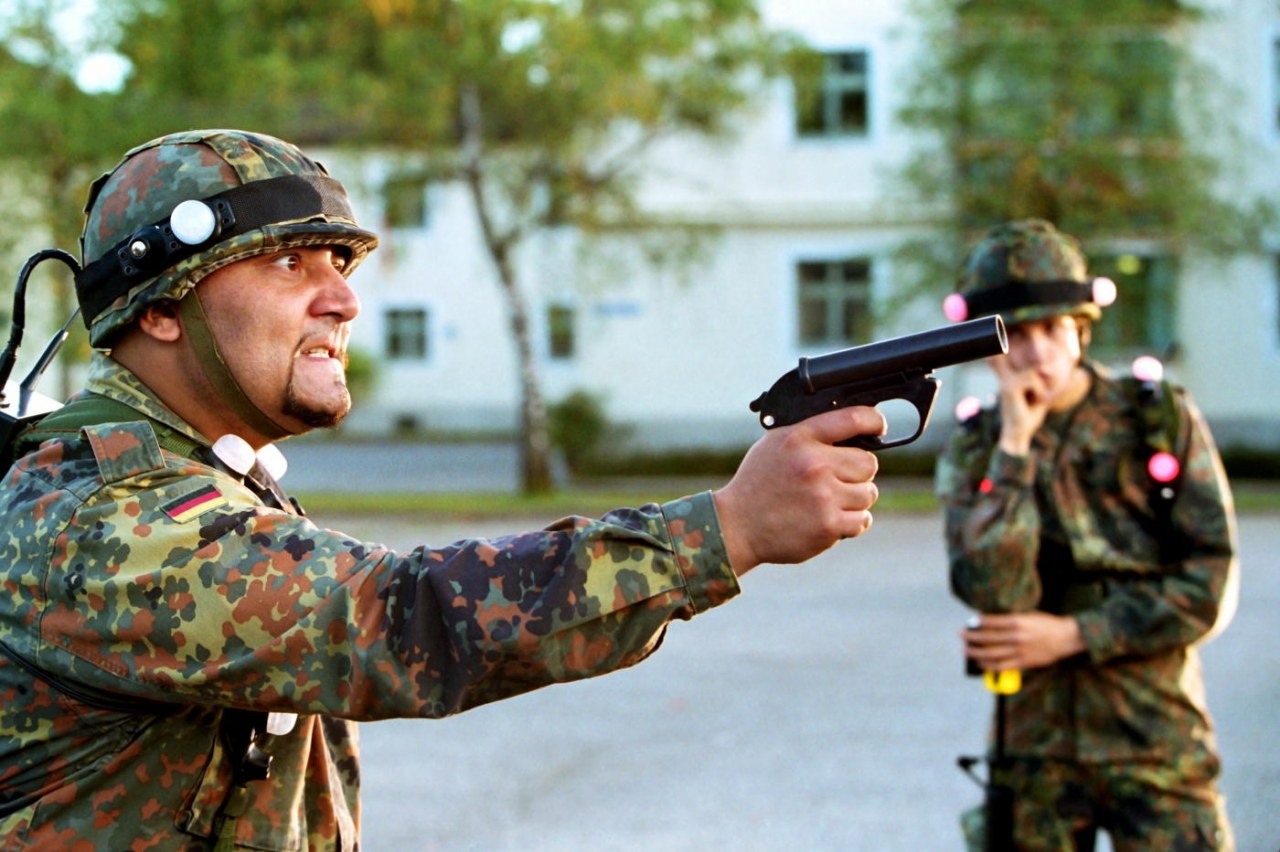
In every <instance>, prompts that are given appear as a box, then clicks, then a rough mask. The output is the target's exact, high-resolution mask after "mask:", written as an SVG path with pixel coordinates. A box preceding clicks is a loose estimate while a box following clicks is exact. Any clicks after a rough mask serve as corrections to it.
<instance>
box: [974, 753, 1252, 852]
mask: <svg viewBox="0 0 1280 852" xmlns="http://www.w3.org/2000/svg"><path fill="white" fill-rule="evenodd" d="M1217 776H1218V761H1217V759H1216V758H1212V757H1211V758H1209V759H1208V760H1205V759H1193V758H1183V759H1180V760H1177V761H1174V762H1173V763H1120V764H1115V763H1112V764H1087V763H1076V762H1073V761H1060V760H1042V759H1035V758H1017V759H1011V760H1010V761H1009V768H1008V770H1007V772H1005V773H1001V775H1000V777H1002V778H1003V779H1004V780H1005V782H1006V783H1007V784H1008V786H1009V788H1010V789H1011V790H1012V791H1013V798H1014V805H1013V833H1014V841H1015V844H1014V845H1015V848H1016V849H1017V850H1019V852H1041V850H1044V852H1050V850H1052V852H1091V850H1092V849H1093V848H1094V843H1095V842H1096V840H1097V834H1098V832H1099V831H1105V832H1106V833H1107V835H1108V836H1109V838H1110V840H1111V845H1112V848H1113V849H1114V850H1115V852H1139V850H1142V852H1147V850H1152V849H1160V850H1165V852H1192V851H1193V850H1195V852H1200V850H1216V851H1217V852H1231V851H1232V850H1234V849H1235V840H1234V838H1233V836H1232V833H1231V825H1230V823H1229V822H1228V821H1227V812H1226V803H1225V801H1224V799H1223V797H1222V795H1221V794H1220V793H1219V792H1218V789H1217V784H1216V778H1217ZM984 822H985V818H984V813H983V808H982V807H977V808H974V809H972V810H969V811H966V812H965V814H964V815H963V816H962V817H961V823H962V825H963V827H964V833H965V840H966V842H967V846H968V848H969V849H970V850H974V851H975V852H981V850H983V849H984V848H985V847H984V845H983V834H984Z"/></svg>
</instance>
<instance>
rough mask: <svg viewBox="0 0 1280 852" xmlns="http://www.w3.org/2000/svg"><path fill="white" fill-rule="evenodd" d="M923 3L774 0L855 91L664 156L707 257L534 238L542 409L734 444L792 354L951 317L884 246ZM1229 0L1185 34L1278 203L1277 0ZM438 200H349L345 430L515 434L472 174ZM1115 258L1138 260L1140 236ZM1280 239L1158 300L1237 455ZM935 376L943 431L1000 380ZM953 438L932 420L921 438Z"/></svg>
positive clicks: (1257, 423)
mask: <svg viewBox="0 0 1280 852" xmlns="http://www.w3.org/2000/svg"><path fill="white" fill-rule="evenodd" d="M908 5H909V4H903V3H899V2H897V0H858V2H840V0H806V2H796V0H790V2H789V1H788V0H771V2H769V3H767V4H766V7H767V13H768V17H769V19H770V21H771V22H773V23H775V24H776V25H778V26H780V27H785V28H788V29H793V30H796V31H799V32H801V33H804V34H805V35H807V36H808V38H809V39H810V40H811V42H812V44H814V45H815V46H816V47H817V48H819V49H821V50H822V51H824V52H826V53H828V54H829V56H830V57H831V63H830V67H831V69H832V82H833V85H834V86H835V87H836V89H834V90H833V91H839V90H843V91H844V93H845V94H846V95H849V97H847V98H846V99H845V100H844V101H843V103H844V107H843V111H842V110H841V109H839V108H836V109H833V111H832V112H830V113H829V114H828V116H827V118H826V119H825V121H826V122H827V123H826V125H825V126H823V125H822V123H821V122H819V125H818V126H816V127H814V128H812V129H811V130H810V131H809V132H802V131H800V130H798V129H797V117H796V114H795V108H794V105H793V97H792V93H791V89H790V86H789V85H788V84H786V83H778V84H776V85H773V86H772V87H770V88H769V89H768V90H767V91H763V92H761V97H760V100H759V102H758V103H757V104H756V108H755V109H754V111H753V112H752V113H750V114H748V115H745V116H744V117H743V128H742V132H741V134H740V135H738V136H737V137H736V138H735V139H733V140H732V141H731V142H728V143H716V142H706V141H699V140H685V141H682V142H678V143H669V144H667V145H665V146H663V147H662V148H661V149H659V150H657V151H655V152H653V158H652V162H653V168H652V178H651V179H650V181H649V182H648V183H647V184H646V186H645V188H644V191H643V194H642V198H643V200H644V203H645V204H646V206H647V207H649V209H652V210H656V211H661V212H664V213H669V214H672V215H675V216H679V217H680V218H681V219H683V220H686V221H693V222H701V223H705V224H708V225H713V226H715V227H716V228H717V229H719V236H718V237H717V238H716V239H714V241H712V242H710V243H708V245H707V248H708V258H707V259H706V261H705V263H703V264H701V265H696V266H690V267H685V268H683V269H678V270H677V269H653V268H649V267H646V266H645V265H644V264H643V263H642V262H641V261H639V260H638V259H637V258H635V257H634V256H628V254H627V252H626V251H625V250H622V249H619V250H618V251H617V253H616V254H615V255H611V256H609V257H607V258H604V259H601V258H597V260H598V262H597V263H594V264H590V265H587V264H582V263H579V262H578V259H577V258H578V255H577V253H576V251H575V245H574V242H573V239H572V236H571V235H564V234H560V235H554V236H552V235H548V236H546V237H544V238H539V239H538V240H536V241H534V242H532V243H531V244H529V245H528V246H527V249H526V251H525V252H524V254H523V255H522V256H521V258H520V263H521V272H522V275H523V277H524V281H525V283H526V284H528V285H530V286H529V294H530V296H531V300H532V302H533V305H532V307H533V311H532V312H533V314H534V319H535V322H536V324H537V326H536V328H535V340H536V341H537V345H538V347H539V361H540V370H541V376H542V380H543V387H544V391H545V393H546V396H547V398H548V399H549V400H552V401H554V400H556V399H558V398H561V397H563V396H564V395H565V394H567V393H569V392H570V391H572V390H575V389H583V390H588V391H591V392H594V393H597V394H599V395H600V396H601V397H602V398H603V399H604V400H605V404H606V409H607V413H608V416H609V418H610V419H611V420H612V421H614V422H617V423H622V424H626V425H628V426H630V427H632V428H631V436H632V440H633V441H634V442H635V443H637V444H643V445H648V446H666V447H671V446H680V447H707V446H710V447H724V446H740V445H745V444H746V443H748V442H749V441H751V440H752V439H753V438H754V437H755V436H756V435H757V434H758V433H759V428H760V427H759V425H758V423H757V421H756V419H755V415H753V414H752V413H751V412H750V411H748V409H747V405H748V403H749V402H750V401H751V400H752V399H754V398H755V397H756V396H757V395H758V394H759V393H760V392H761V391H763V390H765V389H766V388H768V387H769V386H770V384H772V382H773V381H774V380H775V379H776V378H777V377H778V376H779V375H781V374H782V373H783V372H785V371H787V370H789V369H791V368H792V367H794V366H795V365H796V363H797V360H798V358H799V357H800V356H802V355H813V354H821V353H822V352H825V351H829V350H831V349H834V348H840V347H842V346H845V345H849V344H848V343H847V342H841V340H840V335H841V334H844V333H847V332H852V333H853V334H854V336H855V342H862V340H859V339H857V338H859V337H861V338H863V339H865V340H873V339H880V338H884V337H887V336H891V335H895V334H902V333H906V332H911V331H918V330H923V329H926V328H931V327H935V326H940V325H943V324H944V323H945V320H944V319H943V317H942V314H941V311H940V310H939V307H938V305H937V304H936V302H934V301H932V300H931V301H930V303H929V304H914V305H905V306H904V305H894V300H895V275H894V269H893V260H892V258H891V256H890V255H891V252H892V250H893V248H894V247H895V246H896V245H898V244H899V243H900V242H901V241H902V240H903V239H904V237H906V236H907V235H909V234H911V233H912V232H913V231H916V232H918V230H919V228H920V227H921V216H920V214H919V213H918V212H913V211H912V210H910V209H908V208H906V207H904V206H903V205H901V204H899V203H897V202H896V199H897V198H898V197H899V193H898V192H896V191H895V189H894V185H893V184H894V180H895V177H896V173H897V171H898V168H899V167H900V166H901V165H902V164H903V162H905V159H906V156H907V154H908V153H909V152H910V151H911V149H912V146H913V144H914V142H915V141H916V140H914V139H913V138H912V136H910V135H909V134H908V133H907V132H905V131H904V130H903V129H902V128H901V127H899V126H898V125H897V124H896V122H895V115H896V114H897V112H898V110H899V109H900V107H901V106H902V104H901V98H902V97H903V96H904V91H903V82H904V81H905V79H906V78H907V77H908V76H909V72H910V69H911V65H912V62H913V52H914V51H915V50H916V49H917V42H916V37H915V35H914V34H913V23H912V21H911V20H910V19H909V18H908V17H906V14H905V12H904V10H903V7H905V6H908ZM1221 6H1222V14H1221V16H1220V17H1217V18H1214V19H1211V20H1209V21H1207V22H1205V23H1203V24H1200V25H1198V26H1197V27H1196V29H1195V30H1194V32H1193V33H1192V40H1193V43H1194V46H1195V48H1196V49H1197V51H1198V52H1199V53H1200V54H1201V55H1203V56H1204V57H1205V58H1206V60H1208V61H1211V62H1212V63H1214V64H1215V65H1217V66H1218V68H1219V70H1220V72H1221V73H1222V75H1223V76H1224V77H1225V78H1226V79H1228V80H1230V81H1233V82H1234V84H1235V85H1236V86H1237V87H1238V88H1239V90H1240V92H1241V97H1242V100H1241V103H1240V107H1239V111H1238V115H1237V118H1238V120H1239V126H1238V127H1237V128H1236V129H1237V131H1239V133H1240V134H1241V135H1242V137H1243V138H1244V139H1245V140H1246V141H1247V142H1248V143H1249V146H1251V147H1246V148H1244V149H1241V150H1240V151H1239V152H1234V151H1233V152H1232V154H1231V155H1230V156H1228V157H1226V158H1225V159H1226V160H1228V161H1229V162H1232V163H1234V164H1236V166H1237V168H1236V169H1235V171H1234V172H1233V173H1232V174H1231V176H1230V178H1229V180H1230V181H1233V182H1234V183H1233V184H1232V185H1233V186H1238V187H1240V188H1244V189H1248V190H1250V191H1251V192H1257V191H1258V190H1259V189H1260V188H1265V190H1266V192H1267V193H1269V194H1273V190H1274V189H1278V188H1280V186H1278V184H1280V174H1278V173H1277V172H1278V171H1280V170H1277V169H1274V168H1271V162H1272V160H1273V158H1274V156H1275V154H1276V153H1277V148H1280V82H1278V79H1280V70H1277V69H1280V8H1277V7H1276V5H1275V4H1274V3H1272V2H1267V0H1247V2H1243V1H1242V2H1234V3H1233V2H1226V0H1223V2H1222V3H1221ZM833 104H835V101H833ZM330 159H331V158H330ZM330 165H331V166H332V167H333V170H334V171H335V172H336V173H337V174H338V176H339V177H341V178H343V179H344V180H347V181H348V182H349V183H350V184H352V186H353V188H355V189H356V191H357V193H359V192H360V189H359V188H360V187H365V188H366V189H368V188H374V189H376V188H377V187H379V186H380V185H381V184H383V183H384V182H385V180H386V178H387V177H388V176H392V175H394V174H395V169H394V167H393V164H391V163H388V162H382V161H378V162H371V161H366V162H364V163H362V164H358V165H357V164H349V165H350V166H351V168H352V169H353V170H354V171H355V172H356V174H352V172H351V171H347V170H344V167H343V164H342V163H340V162H337V161H335V162H331V163H330ZM1225 189H1226V190H1227V191H1230V189H1231V186H1227V187H1225ZM423 191H424V193H425V205H424V209H423V213H422V217H421V222H420V223H417V224H414V225H413V226H411V227H387V228H383V227H381V226H379V225H378V223H379V222H382V221H385V216H384V213H383V210H381V209H380V203H381V202H380V201H378V198H379V196H380V194H379V193H377V192H375V191H368V192H366V194H364V195H363V196H362V197H360V198H358V200H357V205H358V207H359V211H358V212H359V213H360V214H361V215H362V217H363V221H365V222H366V223H369V224H371V225H373V226H374V227H375V228H376V229H379V230H380V231H381V233H382V236H383V247H382V249H381V250H380V251H379V252H378V253H376V254H375V255H374V259H373V260H371V261H370V262H369V263H368V264H366V267H365V268H363V269H362V270H360V271H358V272H357V273H356V281H357V283H358V289H359V291H360V293H361V298H362V301H363V315H362V317H361V318H360V319H359V320H357V324H356V331H355V335H354V345H355V346H357V347H359V348H361V349H363V350H365V351H366V352H368V353H370V354H372V355H374V356H375V357H376V358H377V359H378V362H379V382H378V387H377V390H376V393H375V398H374V399H372V400H365V401H363V402H362V403H361V405H360V407H359V409H358V411H357V413H356V414H354V415H353V416H352V418H351V420H350V421H349V426H348V428H350V429H352V430H356V431H369V432H383V431H387V430H390V429H393V428H395V427H396V426H397V425H400V426H404V425H410V424H412V425H414V426H417V427H420V428H427V429H436V430H483V431H492V430H510V429H511V428H512V427H513V426H514V424H515V422H516V412H517V405H518V387H517V383H516V375H515V354H514V349H513V345H512V343H511V340H510V335H509V333H508V330H507V325H506V322H507V321H506V318H505V313H504V308H503V303H502V300H501V295H500V292H499V288H498V285H497V283H496V280H495V274H494V271H493V269H492V268H491V266H490V261H489V260H488V258H487V256H486V255H485V254H484V253H483V250H482V248H481V246H480V241H479V239H478V236H477V233H476V230H475V228H476V225H475V217H474V216H473V215H472V213H471V211H470V209H469V208H468V204H469V202H468V201H467V199H466V196H465V195H464V193H463V192H462V191H461V190H460V189H458V188H455V187H450V186H440V185H436V186H430V187H427V188H425V190H423ZM410 218H411V219H412V218H413V217H410ZM1114 249H1115V250H1116V251H1117V252H1123V253H1126V254H1125V257H1127V258H1129V260H1131V261H1132V262H1133V263H1135V264H1140V263H1143V262H1145V259H1144V257H1143V250H1144V247H1143V246H1119V247H1114ZM1276 252H1277V253H1275V254H1270V255H1259V256H1248V257H1235V258H1232V259H1230V260H1228V261H1225V262H1224V261H1217V260H1210V259H1197V258H1180V259H1179V265H1178V267H1177V272H1176V274H1175V273H1171V274H1170V275H1169V276H1168V280H1167V281H1166V282H1165V287H1164V289H1163V290H1162V291H1161V293H1160V294H1159V296H1158V298H1159V299H1160V300H1163V301H1162V304H1161V306H1158V307H1159V310H1161V311H1162V312H1163V319H1162V320H1161V322H1162V323H1164V324H1165V325H1166V326H1168V328H1167V329H1166V332H1165V334H1166V337H1167V338H1168V340H1167V341H1166V342H1168V343H1175V344H1176V348H1175V349H1173V350H1172V352H1173V353H1174V354H1173V355H1172V356H1171V357H1170V359H1169V362H1168V367H1169V372H1170V375H1171V376H1172V377H1173V378H1175V379H1176V380H1178V381H1180V382H1182V383H1183V384H1185V385H1186V386H1187V387H1188V388H1189V389H1190V390H1191V391H1192V392H1193V393H1194V394H1195V396H1196V398H1197V400H1198V401H1199V403H1200V406H1201V408H1202V409H1203V410H1204V411H1205V413H1206V415H1207V416H1208V417H1209V419H1210V421H1211V423H1212V425H1213V427H1214V430H1215V433H1216V434H1217V436H1218V438H1219V442H1220V443H1221V444H1223V445H1224V446H1231V445H1236V444H1251V445H1254V446H1264V447H1268V448H1275V447H1278V446H1280V429H1277V424H1280V399H1278V398H1277V395H1276V394H1273V393H1270V392H1269V389H1270V388H1271V387H1273V386H1274V385H1275V381H1274V379H1273V378H1272V377H1273V376H1275V375H1277V373H1278V372H1280V369H1278V368H1280V234H1277V235H1276ZM1121 298H1122V299H1123V298H1124V295H1123V291H1122V294H1121ZM889 305H894V307H896V308H898V309H897V310H895V311H893V312H892V314H891V320H890V321H888V322H879V323H876V324H874V325H868V323H870V322H872V321H871V320H870V319H869V318H870V317H871V316H872V311H871V308H872V307H875V308H877V309H883V308H884V307H885V306H889ZM842 318H848V321H847V324H846V325H845V327H843V328H842V327H841V324H842V323H844V322H845V320H844V319H842ZM1103 322H1104V324H1105V322H1106V320H1105V319H1104V321H1103ZM941 375H942V377H943V379H944V390H943V396H942V398H941V400H940V403H939V406H938V409H937V412H936V413H935V424H943V423H946V422H947V421H948V420H949V419H950V413H949V412H950V410H951V407H952V404H953V403H954V401H955V400H956V399H958V398H959V397H960V396H961V395H967V394H969V393H974V392H977V393H986V392H989V390H990V389H991V387H992V385H991V384H990V380H989V377H988V376H987V373H986V370H985V368H984V367H982V366H981V365H976V366H974V367H956V368H948V369H946V370H944V371H942V373H941ZM943 431H944V430H943V429H941V428H937V426H935V428H934V429H932V430H931V432H930V439H929V440H928V441H927V442H926V443H925V444H924V446H926V447H927V446H932V445H936V442H937V440H938V439H939V438H940V437H941V435H942V433H943Z"/></svg>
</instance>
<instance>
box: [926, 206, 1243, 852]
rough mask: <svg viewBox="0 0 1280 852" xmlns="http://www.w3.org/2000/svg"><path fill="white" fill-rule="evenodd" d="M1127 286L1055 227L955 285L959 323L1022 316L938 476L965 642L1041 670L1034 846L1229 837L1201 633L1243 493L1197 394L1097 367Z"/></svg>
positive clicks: (1029, 697)
mask: <svg viewBox="0 0 1280 852" xmlns="http://www.w3.org/2000/svg"><path fill="white" fill-rule="evenodd" d="M1107 291H1110V292H1107ZM1113 297H1114V284H1112V283H1111V282H1110V281H1108V280H1107V279H1094V280H1091V279H1090V278H1089V276H1088V275H1087V274H1086V261H1085V257H1084V255H1083V254H1082V252H1081V250H1080V248H1079V245H1078V243H1077V242H1076V241H1075V240H1074V239H1073V238H1071V237H1069V236H1067V235H1065V234H1062V233H1060V232H1059V231H1057V230H1056V229H1055V228H1054V227H1053V226H1052V225H1051V224H1049V223H1047V222H1043V221H1038V220H1029V221H1021V222H1013V223H1009V224H1006V225H1003V226H999V227H996V228H994V229H993V230H991V231H989V232H988V233H987V234H986V235H985V237H984V238H983V239H981V240H980V241H979V242H978V243H977V244H976V245H975V246H974V247H973V249H972V250H971V251H970V254H969V255H968V257H967V259H966V260H965V262H964V266H963V271H962V274H961V277H960V281H959V293H957V294H953V295H952V296H950V297H948V305H947V307H948V311H947V313H948V316H949V317H951V318H952V319H961V318H964V317H966V316H967V317H973V316H978V315H982V314H991V313H999V314H1001V315H1003V317H1004V318H1005V320H1006V323H1007V324H1008V326H1009V354H1008V355H1007V356H1005V357H1002V358H996V359H992V360H991V362H990V364H991V367H992V368H993V370H994V371H995V374H996V376H997V378H998V381H999V401H998V404H996V405H994V406H992V407H988V408H985V409H982V410H980V411H979V410H970V411H965V412H963V413H962V418H963V421H962V422H961V423H960V424H959V425H958V426H957V428H956V429H955V431H954V432H953V434H952V436H951V438H950V440H949V443H948V446H947V447H946V448H945V450H944V452H943V454H942V457H941V459H940V461H939V467H938V471H937V488H938V494H939V497H940V498H941V501H942V503H943V507H944V511H945V525H946V542H947V549H948V554H949V559H950V564H951V586H952V590H953V591H954V593H955V594H956V595H957V596H958V597H959V598H960V599H961V600H962V601H964V602H965V603H966V604H967V605H969V606H971V607H973V608H974V609H975V610H978V611H979V612H980V613H982V615H981V616H980V618H979V619H978V621H977V624H979V625H980V626H976V627H971V628H970V629H968V630H966V631H964V634H963V637H964V643H965V653H966V656H967V657H968V658H969V659H970V660H971V661H972V662H974V663H976V664H977V665H978V666H979V667H980V668H982V669H983V670H986V671H989V672H996V671H1012V670H1022V687H1021V690H1020V691H1018V692H1017V693H1015V694H1012V695H1008V696H1005V698H1006V699H1007V704H1006V707H1007V718H1006V725H1005V736H1004V738H1003V745H1004V753H1005V755H1006V756H1007V757H1008V758H1010V760H1011V769H1010V774H1009V777H1008V780H1009V781H1010V783H1011V786H1012V789H1013V792H1014V802H1015V809H1014V834H1015V837H1016V840H1017V848H1019V849H1028V850H1039V849H1044V850H1067V849H1092V848H1093V843H1094V840H1095V839H1096V834H1097V832H1098V830H1099V829H1102V830H1105V831H1106V832H1107V833H1108V834H1109V835H1110V837H1111V841H1112V843H1113V846H1114V848H1116V849H1117V850H1151V849H1162V850H1171V849H1187V850H1190V849H1229V848H1231V846H1232V840H1231V832H1230V828H1229V826H1228V823H1227V819H1226V814H1225V810H1224V804H1223V799H1222V797H1221V795H1220V794H1219V792H1218V790H1217V787H1216V782H1215V779H1216V777H1217V775H1218V772H1219V761H1218V755H1217V753H1216V751H1215V744H1214V736H1213V727H1212V723H1211V721H1210V717H1209V713H1208V710H1207V709H1206V704H1205V695H1204V684H1203V682H1202V680H1201V674H1200V656H1199V653H1198V651H1197V646H1198V645H1199V644H1200V643H1201V642H1203V641H1205V640H1206V639H1207V638H1209V637H1210V636H1211V635H1212V634H1213V633H1214V632H1216V631H1217V630H1220V629H1221V628H1222V627H1223V626H1225V623H1226V621H1227V620H1229V619H1230V615H1231V613H1232V611H1233V610H1234V605H1235V599H1236V595H1237V592H1236V588H1237V587H1236V576H1237V574H1236V555H1235V554H1236V540H1235V521H1234V516H1233V509H1232V504H1231V496H1230V493H1229V491H1228V488H1227V482H1226V478H1225V476H1224V474H1223V469H1222V464H1221V461H1220V460H1219V457H1218V454H1217V451H1216V450H1215V448H1214V444H1213V441H1212V439H1211V437H1210V435H1209V430H1208V428H1207V427H1206V425H1205V422H1204V420H1203V418H1202V417H1201V415H1200V413H1199V412H1198V410H1197V409H1196V407H1195V406H1194V405H1193V404H1192V402H1191V400H1190V399H1189V398H1188V397H1187V395H1186V394H1185V393H1183V392H1182V391H1181V390H1179V389H1177V388H1175V387H1173V386H1172V385H1170V384H1168V383H1167V382H1163V381H1160V380H1158V379H1157V378H1156V377H1153V376H1147V377H1145V378H1144V379H1141V380H1140V379H1137V378H1134V377H1128V376H1125V377H1118V376H1115V375H1112V374H1111V373H1109V372H1108V371H1107V370H1106V369H1105V368H1103V367H1102V366H1100V365H1099V364H1097V363H1094V362H1092V361H1090V360H1088V359H1087V358H1086V356H1085V353H1086V349H1087V346H1088V342H1089V335H1090V327H1091V323H1092V322H1094V321H1096V320H1097V319H1099V318H1100V316H1101V307H1100V304H1099V303H1104V304H1105V303H1109V302H1110V299H1111V298H1113ZM977 408H978V406H974V409H977ZM1179 469H1180V473H1179V472H1178V471H1179ZM1175 473H1177V475H1176V477H1175V476H1171V474H1175ZM980 819H981V814H980V812H971V813H970V814H966V819H965V822H966V833H967V834H968V835H969V838H970V842H971V843H972V844H977V845H978V848H981V846H980V844H978V843H977V841H978V839H979V838H980V837H981V834H982V826H981V822H980Z"/></svg>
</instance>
